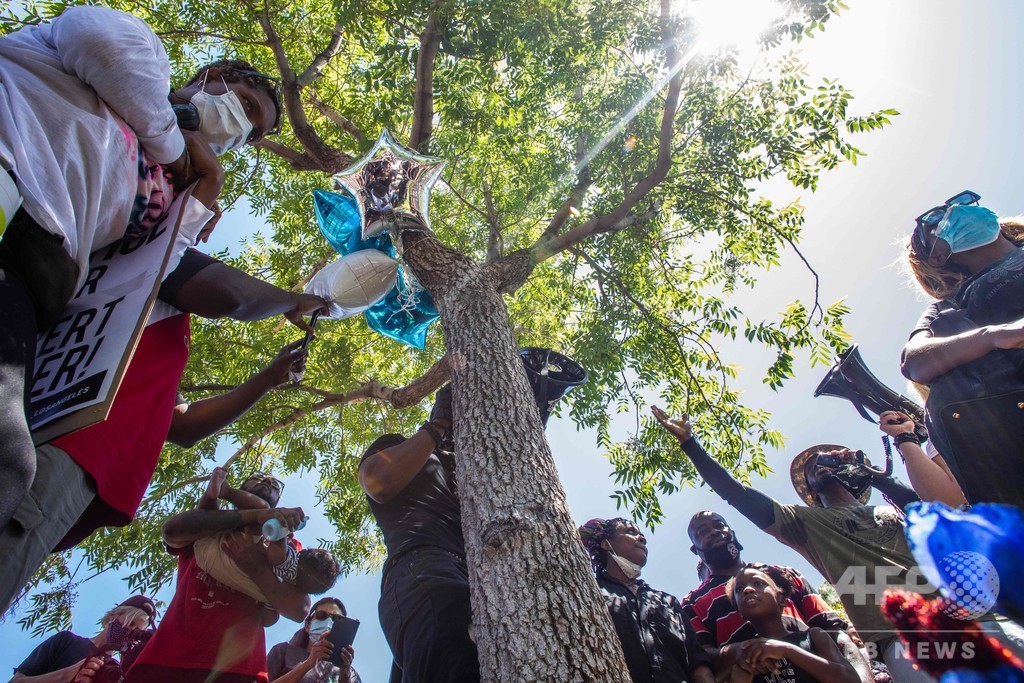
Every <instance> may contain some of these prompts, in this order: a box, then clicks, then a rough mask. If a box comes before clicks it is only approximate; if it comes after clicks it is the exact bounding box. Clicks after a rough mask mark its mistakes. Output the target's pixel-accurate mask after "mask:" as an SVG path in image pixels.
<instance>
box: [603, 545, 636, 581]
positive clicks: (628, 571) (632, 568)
mask: <svg viewBox="0 0 1024 683" xmlns="http://www.w3.org/2000/svg"><path fill="white" fill-rule="evenodd" d="M608 557H610V558H611V559H612V560H614V561H615V564H617V565H619V569H621V570H622V573H623V574H625V575H626V578H627V579H629V580H630V581H632V580H633V579H635V578H636V577H638V576H640V572H641V571H643V567H642V566H640V565H638V564H637V563H636V562H630V561H629V560H627V559H626V558H624V557H619V556H618V555H616V554H615V553H614V552H612V551H611V550H609V551H608Z"/></svg>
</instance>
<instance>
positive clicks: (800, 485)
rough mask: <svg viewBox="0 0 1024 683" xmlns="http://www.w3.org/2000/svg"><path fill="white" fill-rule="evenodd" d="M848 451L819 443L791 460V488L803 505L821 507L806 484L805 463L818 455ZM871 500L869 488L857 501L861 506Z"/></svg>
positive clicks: (833, 445) (844, 448) (842, 447)
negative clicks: (794, 490)
mask: <svg viewBox="0 0 1024 683" xmlns="http://www.w3.org/2000/svg"><path fill="white" fill-rule="evenodd" d="M845 450H850V449H848V448H847V447H846V446H840V445H839V444H834V443H819V444H818V445H817V446H811V447H810V448H805V449H804V450H802V451H800V453H799V454H798V455H797V456H796V457H795V458H793V464H792V465H790V466H789V478H790V479H791V480H792V481H793V488H794V489H796V492H797V495H799V496H800V497H801V498H802V499H803V501H804V502H805V503H807V504H808V505H809V506H811V507H821V503H820V502H818V497H817V496H816V495H814V492H813V491H811V487H810V485H809V484H808V483H807V472H806V470H807V463H808V462H810V460H811V458H813V457H815V456H816V455H818V453H828V452H829V451H845ZM870 498H871V488H870V487H869V488H868V489H866V490H865V491H864V493H862V494H860V497H859V498H858V499H857V500H859V501H860V502H861V504H862V505H867V504H868V499H870Z"/></svg>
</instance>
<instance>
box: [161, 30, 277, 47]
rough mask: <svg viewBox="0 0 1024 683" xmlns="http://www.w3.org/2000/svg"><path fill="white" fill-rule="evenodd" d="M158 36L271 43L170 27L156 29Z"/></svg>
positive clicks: (245, 43) (250, 43) (252, 43)
mask: <svg viewBox="0 0 1024 683" xmlns="http://www.w3.org/2000/svg"><path fill="white" fill-rule="evenodd" d="M154 33H156V34H157V35H158V36H160V37H161V38H163V37H164V36H196V37H199V38H217V39H218V40H226V41H228V42H229V43H242V44H244V45H264V46H266V45H269V43H267V41H265V40H250V39H249V38H239V37H237V36H229V35H225V34H223V33H210V32H209V31H190V30H188V29H169V30H167V31H154Z"/></svg>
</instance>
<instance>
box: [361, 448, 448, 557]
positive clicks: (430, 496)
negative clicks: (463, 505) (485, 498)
mask: <svg viewBox="0 0 1024 683" xmlns="http://www.w3.org/2000/svg"><path fill="white" fill-rule="evenodd" d="M442 457H447V458H451V457H452V456H451V455H450V454H447V453H444V454H442ZM453 469H454V468H453V467H452V468H449V467H445V466H444V465H442V464H441V460H440V459H438V456H437V454H436V453H435V454H431V456H430V457H429V458H428V459H427V462H426V463H425V464H424V465H423V468H422V469H421V470H420V471H419V472H418V473H417V474H416V476H415V477H413V478H412V481H410V482H409V484H408V485H407V486H406V487H405V488H404V489H402V491H401V492H400V493H399V494H398V495H397V496H395V497H394V498H392V499H391V500H389V501H388V502H387V503H378V502H376V501H374V500H373V499H372V498H370V497H369V496H367V500H368V501H369V503H370V511H371V512H373V516H374V517H376V518H377V524H378V525H379V526H380V530H381V532H382V533H383V535H384V545H386V546H387V549H388V559H389V560H391V559H393V558H395V557H397V556H398V555H401V554H402V553H404V552H406V551H408V550H411V549H412V548H416V547H419V546H431V547H434V548H441V549H442V550H447V551H448V552H451V553H454V554H456V555H458V556H460V557H465V554H466V548H465V542H464V541H463V539H462V515H461V510H460V508H459V498H458V496H457V495H456V492H455V481H454V472H453V471H452V470H453ZM386 569H387V566H385V570H386Z"/></svg>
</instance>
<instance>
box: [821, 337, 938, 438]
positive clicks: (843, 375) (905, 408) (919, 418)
mask: <svg viewBox="0 0 1024 683" xmlns="http://www.w3.org/2000/svg"><path fill="white" fill-rule="evenodd" d="M823 394H824V395H825V396H836V397H838V398H845V399H846V400H848V401H849V402H850V403H852V404H853V407H854V408H856V409H857V412H858V413H860V414H861V417H863V418H864V419H865V420H867V421H868V422H872V423H875V424H877V423H878V421H877V420H875V419H874V418H873V417H872V416H871V415H870V414H869V413H868V411H871V412H872V413H874V414H875V415H881V414H882V413H884V412H886V411H887V410H898V411H900V412H901V413H906V414H907V415H909V416H910V417H912V418H913V419H914V422H915V423H916V425H917V426H916V427H915V429H914V432H915V433H916V434H917V436H918V437H919V438H920V439H921V441H922V442H923V441H924V440H925V439H927V438H928V430H927V429H926V428H925V426H924V408H922V407H921V406H919V405H918V404H917V403H915V402H914V401H912V400H910V399H909V398H907V397H906V396H904V395H902V394H897V393H896V392H895V391H893V390H892V389H890V388H889V387H887V386H885V385H884V384H882V382H881V381H880V380H879V379H878V378H877V377H875V376H874V375H873V374H871V371H870V370H868V367H867V366H866V365H865V364H864V359H863V358H861V357H860V351H859V350H858V349H857V345H856V344H854V345H853V346H851V347H850V348H848V349H846V351H843V352H842V353H841V354H839V355H838V356H836V364H835V365H833V366H832V368H831V369H830V370H829V371H828V374H827V375H825V378H824V379H822V380H821V384H819V385H818V388H817V389H815V390H814V396H815V398H817V397H818V396H821V395H823Z"/></svg>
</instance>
